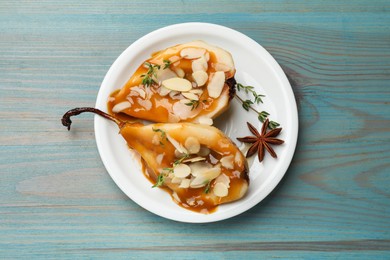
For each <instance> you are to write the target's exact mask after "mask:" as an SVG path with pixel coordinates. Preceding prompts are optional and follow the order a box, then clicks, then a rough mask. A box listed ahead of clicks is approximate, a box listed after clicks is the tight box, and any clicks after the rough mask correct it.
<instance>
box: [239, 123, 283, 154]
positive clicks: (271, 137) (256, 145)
mask: <svg viewBox="0 0 390 260" xmlns="http://www.w3.org/2000/svg"><path fill="white" fill-rule="evenodd" d="M268 124H269V120H268V118H267V119H266V120H265V122H264V124H263V127H262V128H261V133H259V131H257V129H256V128H255V127H254V126H253V125H251V124H250V123H249V122H247V125H248V128H249V130H250V131H251V132H252V134H254V135H255V136H246V137H239V138H237V140H239V141H241V142H244V143H250V144H252V145H251V147H250V148H249V150H248V152H247V153H246V157H247V158H248V157H250V156H252V155H254V154H255V153H256V152H257V156H258V157H259V161H260V162H261V161H263V159H264V150H267V151H268V152H269V154H270V155H271V156H272V157H274V158H277V155H276V153H275V151H274V149H273V148H272V147H271V145H279V144H282V143H284V141H283V140H280V139H277V138H275V137H276V136H278V135H279V133H280V131H282V128H275V129H272V130H271V131H269V132H267V129H268Z"/></svg>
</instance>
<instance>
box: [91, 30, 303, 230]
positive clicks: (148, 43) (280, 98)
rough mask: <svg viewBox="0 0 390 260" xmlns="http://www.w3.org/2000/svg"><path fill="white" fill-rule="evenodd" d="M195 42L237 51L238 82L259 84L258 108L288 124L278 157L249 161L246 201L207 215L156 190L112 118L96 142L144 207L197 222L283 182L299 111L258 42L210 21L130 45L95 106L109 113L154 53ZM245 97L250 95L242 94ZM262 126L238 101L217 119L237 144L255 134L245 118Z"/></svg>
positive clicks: (101, 124) (98, 123)
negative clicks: (117, 93)
mask: <svg viewBox="0 0 390 260" xmlns="http://www.w3.org/2000/svg"><path fill="white" fill-rule="evenodd" d="M193 40H204V41H206V42H208V43H210V44H213V45H217V46H220V47H222V48H224V49H226V50H227V51H229V52H230V53H231V54H232V55H233V59H234V61H235V65H236V70H237V73H236V80H237V82H239V83H242V84H243V85H251V86H254V87H255V89H256V91H257V92H258V93H262V94H265V95H266V97H265V98H264V104H262V105H261V106H260V107H259V109H260V110H266V111H267V112H269V113H270V114H271V115H270V118H271V120H274V121H277V122H279V123H280V124H281V126H282V127H283V131H282V132H281V134H280V136H279V137H280V138H281V139H283V140H285V144H283V145H280V146H278V147H275V150H276V153H277V154H278V158H277V159H273V158H272V157H271V156H270V155H269V154H266V156H265V159H264V161H263V163H259V161H258V160H257V158H255V157H253V158H252V159H251V160H249V167H250V172H249V176H250V186H249V191H248V193H247V195H246V196H245V197H244V198H242V199H241V200H239V201H237V202H234V203H230V204H226V205H221V206H219V208H218V209H217V211H216V212H214V213H212V214H208V215H204V214H200V213H196V212H192V211H189V210H186V209H184V208H182V207H180V206H178V205H177V204H176V203H175V202H174V201H173V200H172V198H171V196H170V195H169V194H168V193H167V192H165V191H163V190H162V189H158V188H154V189H152V188H151V186H152V184H151V183H150V182H149V181H148V180H147V179H146V178H145V176H144V175H143V173H142V172H141V166H140V163H139V161H138V160H137V159H136V158H135V156H134V154H133V152H131V151H130V150H129V149H128V148H127V145H126V143H125V141H124V139H123V138H122V137H121V135H119V134H118V128H117V126H116V125H115V124H113V123H112V122H110V121H108V120H105V119H103V118H101V117H99V116H96V117H95V134H96V142H97V146H98V149H99V153H100V156H101V158H102V160H103V163H104V165H105V167H106V169H107V171H108V172H109V174H110V175H111V177H112V178H113V180H114V181H115V183H116V184H117V185H118V186H119V188H120V189H121V190H122V191H123V192H124V193H125V194H126V195H127V196H129V197H130V198H131V199H132V200H133V201H135V202H136V203H137V204H138V205H140V206H142V207H143V208H145V209H147V210H149V211H150V212H153V213H154V214H157V215H159V216H162V217H164V218H168V219H172V220H176V221H181V222H192V223H204V222H213V221H219V220H223V219H227V218H230V217H233V216H236V215H238V214H240V213H242V212H244V211H246V210H248V209H250V208H252V207H253V206H255V205H256V204H258V203H259V202H260V201H261V200H263V199H264V198H265V197H266V196H267V195H268V194H269V193H270V192H271V191H272V190H273V189H274V188H275V187H276V185H277V184H278V183H279V181H280V180H281V179H282V177H283V175H284V174H285V172H286V171H287V168H288V166H289V164H290V162H291V159H292V157H293V154H294V150H295V146H296V142H297V136H298V115H297V108H296V103H295V99H294V95H293V92H292V89H291V86H290V84H289V82H288V80H287V78H286V76H285V74H284V73H283V71H282V69H281V68H280V66H279V65H278V63H277V62H276V61H275V60H274V59H273V58H272V56H271V55H270V54H269V53H268V52H267V51H266V50H265V49H264V48H263V47H261V46H260V45H259V44H258V43H256V42H255V41H253V40H252V39H250V38H249V37H247V36H245V35H244V34H242V33H239V32H237V31H235V30H232V29H229V28H226V27H223V26H220V25H215V24H207V23H184V24H176V25H172V26H168V27H165V28H162V29H159V30H156V31H154V32H151V33H149V34H148V35H146V36H144V37H142V38H140V39H139V40H137V41H136V42H134V43H133V44H132V45H130V46H129V47H128V48H127V49H126V50H125V51H124V52H123V53H122V54H121V55H120V56H119V57H118V58H117V60H116V61H115V62H114V64H113V65H112V66H111V68H110V69H109V71H108V72H107V75H106V77H105V78H104V80H103V83H102V85H101V88H100V91H99V94H98V97H97V101H96V107H97V108H99V109H101V110H103V111H107V105H106V104H107V98H108V96H109V95H110V93H112V92H113V91H114V90H116V89H119V88H121V87H122V86H123V84H124V83H125V82H126V81H127V80H128V79H129V77H130V76H131V75H132V74H133V72H134V71H135V70H136V69H137V67H138V66H139V65H140V64H141V63H142V62H143V61H144V60H146V59H147V58H148V57H150V55H151V54H152V53H153V52H155V51H158V50H161V49H165V48H167V47H170V46H172V45H176V44H179V43H185V42H189V41H193ZM238 94H239V95H241V96H242V97H245V93H238ZM247 121H248V122H251V123H252V124H253V125H255V126H256V127H257V128H258V129H260V128H261V123H260V122H259V121H258V120H257V115H256V114H255V113H253V112H247V111H245V110H244V109H243V108H242V107H241V104H240V103H239V102H238V101H237V100H236V99H233V101H232V102H231V106H230V109H229V110H228V111H227V112H226V113H224V114H223V115H222V116H220V117H219V118H218V119H217V120H215V124H214V125H215V126H217V127H218V128H220V129H221V130H222V131H224V132H225V133H226V134H227V135H228V136H229V137H230V138H231V139H232V140H233V141H234V142H236V144H237V145H238V146H241V143H240V142H239V141H237V140H236V137H242V136H247V135H251V134H250V132H249V130H248V128H247V126H246V122H247Z"/></svg>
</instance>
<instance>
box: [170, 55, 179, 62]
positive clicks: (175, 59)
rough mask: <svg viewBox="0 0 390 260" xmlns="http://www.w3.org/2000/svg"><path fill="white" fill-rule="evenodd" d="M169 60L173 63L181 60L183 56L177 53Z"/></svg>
mask: <svg viewBox="0 0 390 260" xmlns="http://www.w3.org/2000/svg"><path fill="white" fill-rule="evenodd" d="M168 60H169V61H170V62H171V63H175V62H176V61H178V60H181V57H179V56H177V55H175V56H171V57H169V59H168Z"/></svg>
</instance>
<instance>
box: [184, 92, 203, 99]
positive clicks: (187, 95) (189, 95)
mask: <svg viewBox="0 0 390 260" xmlns="http://www.w3.org/2000/svg"><path fill="white" fill-rule="evenodd" d="M181 94H182V95H183V96H184V97H186V98H188V99H189V100H199V97H198V95H195V94H194V93H191V92H182V93H181Z"/></svg>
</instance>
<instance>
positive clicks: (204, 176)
mask: <svg viewBox="0 0 390 260" xmlns="http://www.w3.org/2000/svg"><path fill="white" fill-rule="evenodd" d="M219 174H221V168H220V167H213V168H211V169H208V170H206V171H204V172H202V173H200V174H198V176H197V177H195V179H193V180H192V181H191V184H190V187H191V188H200V187H203V186H205V185H206V184H207V183H208V182H210V181H212V180H213V179H215V178H217V177H218V175H219Z"/></svg>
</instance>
